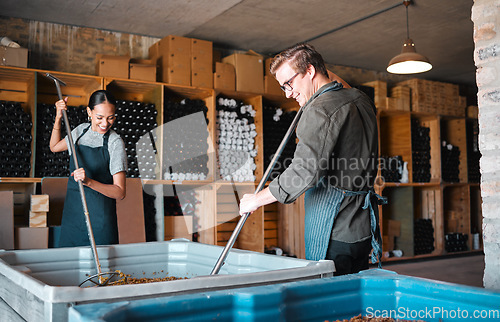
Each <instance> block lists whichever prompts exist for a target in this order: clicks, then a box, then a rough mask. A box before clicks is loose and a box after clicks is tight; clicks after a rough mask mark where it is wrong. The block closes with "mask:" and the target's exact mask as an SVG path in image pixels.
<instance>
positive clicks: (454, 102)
mask: <svg viewBox="0 0 500 322" xmlns="http://www.w3.org/2000/svg"><path fill="white" fill-rule="evenodd" d="M397 85H398V86H408V87H410V88H411V110H412V111H414V112H422V113H433V114H441V115H456V116H462V115H463V113H464V112H465V109H463V112H462V108H461V106H462V105H463V99H461V98H460V97H459V88H458V85H455V84H450V83H443V82H436V81H429V80H424V79H416V78H415V79H410V80H407V81H403V82H399V83H397Z"/></svg>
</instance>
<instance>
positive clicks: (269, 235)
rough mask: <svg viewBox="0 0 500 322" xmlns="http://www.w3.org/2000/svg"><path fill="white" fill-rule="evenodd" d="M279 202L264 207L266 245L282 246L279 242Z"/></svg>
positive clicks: (269, 246)
mask: <svg viewBox="0 0 500 322" xmlns="http://www.w3.org/2000/svg"><path fill="white" fill-rule="evenodd" d="M278 218H279V210H278V204H277V203H272V204H270V205H267V206H265V207H264V247H265V248H271V247H280V245H279V242H278V227H279V221H278Z"/></svg>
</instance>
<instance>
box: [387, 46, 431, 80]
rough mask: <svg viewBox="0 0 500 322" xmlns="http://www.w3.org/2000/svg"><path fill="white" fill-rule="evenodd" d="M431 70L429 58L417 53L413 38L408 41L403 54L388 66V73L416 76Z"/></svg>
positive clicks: (402, 51)
mask: <svg viewBox="0 0 500 322" xmlns="http://www.w3.org/2000/svg"><path fill="white" fill-rule="evenodd" d="M431 69H432V65H431V63H430V62H429V60H428V59H427V57H425V56H423V55H420V54H419V53H417V51H416V50H415V44H414V43H413V40H412V39H411V38H408V39H406V41H405V43H404V44H403V49H402V50H401V54H399V55H397V56H395V57H394V58H393V59H391V61H390V62H389V65H388V66H387V71H388V72H389V73H393V74H416V73H423V72H427V71H429V70H431Z"/></svg>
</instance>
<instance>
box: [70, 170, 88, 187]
mask: <svg viewBox="0 0 500 322" xmlns="http://www.w3.org/2000/svg"><path fill="white" fill-rule="evenodd" d="M71 176H72V177H73V178H74V179H75V181H76V182H78V181H80V180H81V181H82V183H83V184H84V185H86V184H88V181H89V178H87V176H86V175H85V170H84V169H83V168H79V169H76V170H75V171H73V173H72V174H71Z"/></svg>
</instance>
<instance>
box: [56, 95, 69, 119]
mask: <svg viewBox="0 0 500 322" xmlns="http://www.w3.org/2000/svg"><path fill="white" fill-rule="evenodd" d="M67 103H68V97H66V98H65V99H62V100H59V101H57V102H56V119H60V118H61V117H62V111H63V110H67V109H68V106H67Z"/></svg>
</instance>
